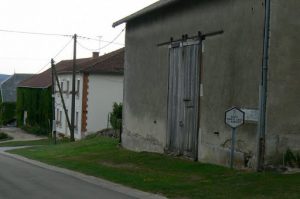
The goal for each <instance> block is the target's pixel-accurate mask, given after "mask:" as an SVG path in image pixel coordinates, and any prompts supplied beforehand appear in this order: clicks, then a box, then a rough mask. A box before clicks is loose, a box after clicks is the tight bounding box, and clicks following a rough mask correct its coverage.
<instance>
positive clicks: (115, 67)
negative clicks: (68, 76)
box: [56, 48, 125, 74]
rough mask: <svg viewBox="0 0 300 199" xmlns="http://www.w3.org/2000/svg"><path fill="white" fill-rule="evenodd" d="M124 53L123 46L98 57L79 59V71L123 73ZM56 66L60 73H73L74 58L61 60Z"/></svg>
mask: <svg viewBox="0 0 300 199" xmlns="http://www.w3.org/2000/svg"><path fill="white" fill-rule="evenodd" d="M124 53H125V50H124V48H121V49H119V50H116V51H113V52H110V53H107V54H105V55H102V56H100V57H97V58H85V59H77V63H76V67H77V72H85V73H102V74H123V72H124ZM56 67H57V72H58V73H71V72H72V70H73V60H65V61H61V62H59V63H58V64H57V65H56Z"/></svg>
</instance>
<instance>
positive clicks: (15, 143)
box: [0, 138, 68, 147]
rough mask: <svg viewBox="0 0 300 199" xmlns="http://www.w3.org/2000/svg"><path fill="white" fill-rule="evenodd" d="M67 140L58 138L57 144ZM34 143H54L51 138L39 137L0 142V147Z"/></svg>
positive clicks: (34, 144) (32, 144)
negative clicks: (39, 138) (36, 138)
mask: <svg viewBox="0 0 300 199" xmlns="http://www.w3.org/2000/svg"><path fill="white" fill-rule="evenodd" d="M66 142H68V141H67V140H63V141H61V140H58V141H57V144H62V143H66ZM36 145H54V142H53V140H52V139H48V138H47V139H41V140H29V141H11V142H3V143H1V142H0V147H10V146H36Z"/></svg>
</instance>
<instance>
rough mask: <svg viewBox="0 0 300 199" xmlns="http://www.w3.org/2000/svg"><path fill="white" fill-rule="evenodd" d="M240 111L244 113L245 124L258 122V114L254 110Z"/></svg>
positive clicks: (243, 109)
mask: <svg viewBox="0 0 300 199" xmlns="http://www.w3.org/2000/svg"><path fill="white" fill-rule="evenodd" d="M241 110H242V111H244V112H245V121H246V122H258V118H259V117H258V116H259V112H258V110H256V109H246V108H242V109H241Z"/></svg>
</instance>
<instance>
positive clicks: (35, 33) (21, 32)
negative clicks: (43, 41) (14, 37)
mask: <svg viewBox="0 0 300 199" xmlns="http://www.w3.org/2000/svg"><path fill="white" fill-rule="evenodd" d="M0 32H8V33H17V34H29V35H43V36H61V37H72V35H67V34H55V33H43V32H29V31H19V30H5V29H0Z"/></svg>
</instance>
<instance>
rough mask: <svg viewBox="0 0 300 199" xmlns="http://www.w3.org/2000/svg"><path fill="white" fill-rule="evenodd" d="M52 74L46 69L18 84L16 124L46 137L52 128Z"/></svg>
mask: <svg viewBox="0 0 300 199" xmlns="http://www.w3.org/2000/svg"><path fill="white" fill-rule="evenodd" d="M51 96H52V73H51V69H48V70H46V71H44V72H42V73H40V74H36V75H33V76H31V77H29V78H27V79H25V80H23V81H22V82H20V83H19V84H18V88H17V104H16V112H17V124H18V126H20V127H22V126H23V127H27V129H28V130H29V131H30V130H32V128H34V129H35V130H36V131H38V133H39V134H44V135H48V134H49V133H50V132H51V126H52V104H51V102H52V98H51Z"/></svg>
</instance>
